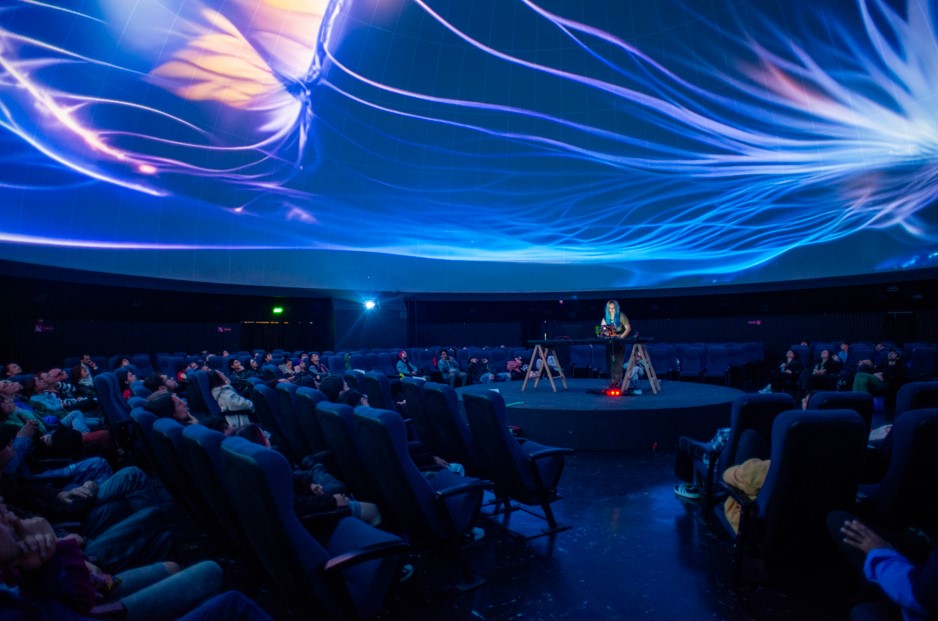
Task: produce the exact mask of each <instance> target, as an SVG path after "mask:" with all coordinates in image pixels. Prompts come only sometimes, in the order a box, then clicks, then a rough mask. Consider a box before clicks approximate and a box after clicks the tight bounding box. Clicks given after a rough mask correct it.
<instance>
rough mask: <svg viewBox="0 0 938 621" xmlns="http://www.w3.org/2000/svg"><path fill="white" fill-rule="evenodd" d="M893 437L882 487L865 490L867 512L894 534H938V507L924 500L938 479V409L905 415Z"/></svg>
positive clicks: (894, 428)
mask: <svg viewBox="0 0 938 621" xmlns="http://www.w3.org/2000/svg"><path fill="white" fill-rule="evenodd" d="M889 435H890V436H891V437H892V457H891V459H890V461H889V467H888V469H887V470H886V474H885V476H884V477H883V479H882V481H880V482H879V484H877V485H864V486H862V487H861V494H862V495H863V496H865V498H864V501H863V506H864V508H866V509H867V510H868V511H869V512H870V513H871V514H872V515H871V517H872V518H873V520H874V521H875V522H876V524H877V525H880V526H882V527H885V528H887V529H890V530H896V531H899V530H902V529H905V528H917V529H921V530H924V531H926V532H931V533H934V532H938V506H936V504H935V503H934V502H930V501H928V500H927V499H926V498H923V490H927V489H929V486H931V485H934V482H935V478H936V476H938V408H927V409H916V410H909V411H907V412H905V413H904V414H903V415H902V416H900V417H899V418H897V419H896V422H895V423H894V424H893V426H892V430H891V431H890V432H889Z"/></svg>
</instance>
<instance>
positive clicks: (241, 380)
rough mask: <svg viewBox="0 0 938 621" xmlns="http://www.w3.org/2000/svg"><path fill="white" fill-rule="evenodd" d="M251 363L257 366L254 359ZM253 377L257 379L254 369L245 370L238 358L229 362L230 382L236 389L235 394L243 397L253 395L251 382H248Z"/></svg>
mask: <svg viewBox="0 0 938 621" xmlns="http://www.w3.org/2000/svg"><path fill="white" fill-rule="evenodd" d="M251 362H254V364H257V363H256V362H255V361H254V359H253V358H252V359H251ZM251 377H257V372H256V371H255V370H254V369H250V368H245V367H244V364H243V363H242V362H241V361H240V360H238V359H237V358H232V359H231V360H229V361H228V381H229V383H230V384H231V386H232V388H234V389H235V392H237V393H238V394H239V395H241V396H242V397H247V396H249V395H250V394H251V382H249V381H248V379H249V378H251Z"/></svg>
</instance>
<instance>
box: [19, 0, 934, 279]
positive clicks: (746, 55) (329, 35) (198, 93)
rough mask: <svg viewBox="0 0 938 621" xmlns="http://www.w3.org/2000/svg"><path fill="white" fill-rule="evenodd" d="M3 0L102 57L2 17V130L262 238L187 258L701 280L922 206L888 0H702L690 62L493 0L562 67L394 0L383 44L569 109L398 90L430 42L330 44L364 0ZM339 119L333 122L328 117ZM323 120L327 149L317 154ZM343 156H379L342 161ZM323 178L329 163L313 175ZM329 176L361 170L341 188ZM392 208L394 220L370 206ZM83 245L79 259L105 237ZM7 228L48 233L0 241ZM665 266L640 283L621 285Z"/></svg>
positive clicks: (926, 56) (899, 29)
mask: <svg viewBox="0 0 938 621" xmlns="http://www.w3.org/2000/svg"><path fill="white" fill-rule="evenodd" d="M23 4H24V5H27V6H30V7H32V8H33V9H34V10H37V11H40V12H41V11H56V12H59V13H68V14H70V15H74V16H75V17H76V20H77V22H76V25H75V28H74V29H76V30H80V29H81V26H80V24H83V23H84V22H93V23H95V24H104V25H107V26H108V27H110V28H112V29H113V30H115V31H119V32H120V35H119V36H116V37H115V41H114V47H113V49H107V48H106V46H105V48H104V49H95V48H90V47H88V46H87V45H84V44H83V43H82V42H81V38H80V37H79V38H78V40H77V41H78V42H74V41H72V39H70V38H69V39H68V40H67V41H65V40H48V41H47V40H45V39H44V38H43V37H42V36H39V35H38V34H37V33H36V32H33V31H30V32H29V33H26V34H22V33H17V32H15V28H13V27H10V28H4V26H3V22H0V51H2V54H0V106H2V112H0V124H2V125H3V126H4V127H5V128H6V129H7V130H9V131H10V132H12V133H14V134H16V135H17V136H19V137H20V139H22V140H23V141H25V142H28V143H29V144H31V145H33V146H34V147H35V148H36V149H37V150H38V151H39V152H40V153H41V154H43V155H44V156H45V157H48V158H49V159H52V160H55V161H56V162H59V163H60V164H61V165H62V166H63V167H66V168H68V169H70V171H76V172H77V173H79V174H81V175H83V176H85V177H87V178H91V179H97V180H102V181H106V182H107V183H110V184H116V185H121V186H124V187H128V188H132V189H135V190H137V191H144V192H148V193H150V194H159V195H162V196H167V197H173V198H174V199H175V198H190V197H191V198H194V199H196V202H197V204H199V207H198V209H200V210H205V209H211V206H207V203H209V202H212V201H214V202H215V203H216V204H217V205H218V206H220V207H223V208H225V209H219V210H217V211H216V212H215V213H214V214H212V215H208V214H206V215H204V216H203V217H204V218H205V219H206V222H214V223H215V224H220V225H224V223H225V222H226V220H225V218H228V217H231V214H234V215H237V216H244V217H251V218H254V219H256V221H257V223H258V225H259V226H260V225H261V224H262V223H263V224H264V226H263V228H264V230H265V235H266V234H268V233H269V235H270V237H269V241H270V245H266V244H265V245H260V246H259V245H255V244H252V243H251V242H252V241H253V240H245V239H242V238H237V239H231V240H229V241H228V242H227V243H224V244H216V243H207V244H205V245H204V246H205V248H211V247H221V248H225V249H264V248H277V247H281V248H287V247H308V248H316V249H321V248H329V249H349V250H360V251H366V252H379V253H385V254H393V255H402V256H414V257H425V258H444V259H447V260H462V261H482V260H486V261H498V262H501V263H531V262H547V263H586V264H591V263H607V264H615V263H617V262H620V261H622V260H630V261H633V260H634V261H636V262H646V263H647V264H649V265H651V264H652V263H654V262H656V261H664V262H668V261H683V262H684V264H683V265H682V266H681V269H682V270H683V272H681V273H684V274H694V273H696V274H704V275H705V274H728V273H730V272H732V271H736V270H744V269H746V268H749V267H753V266H757V265H760V264H764V263H765V262H767V261H768V260H770V259H772V258H775V257H779V256H782V255H784V254H785V253H787V252H789V251H791V250H792V249H796V248H799V247H803V246H806V245H811V244H827V243H830V242H833V241H835V240H838V239H843V238H845V237H848V236H850V235H853V234H856V233H857V232H860V231H864V230H873V229H876V230H883V229H889V230H890V234H891V233H892V232H893V231H901V232H904V233H905V234H907V235H908V236H911V237H914V238H916V239H917V240H918V241H922V242H930V241H934V240H935V238H936V232H935V227H934V226H933V225H932V224H930V223H929V222H928V221H927V218H924V217H923V213H922V212H923V210H924V209H926V208H927V207H929V206H933V205H934V204H935V202H936V197H938V189H936V188H938V166H936V164H935V162H936V161H938V157H936V156H938V111H936V110H938V105H935V101H936V95H935V93H936V86H935V85H936V84H938V62H936V58H938V36H936V32H935V19H934V14H933V13H934V6H933V5H932V4H930V3H928V2H927V1H926V0H910V3H909V7H908V9H909V10H908V16H907V17H901V16H900V15H899V14H898V13H897V12H896V11H894V10H893V9H892V8H891V7H890V6H888V5H887V4H886V3H885V0H858V1H857V4H856V6H855V7H854V8H853V10H852V12H844V13H842V14H835V13H823V12H822V11H820V10H819V9H818V10H816V11H807V10H805V11H801V12H800V13H799V16H800V17H799V20H800V21H799V23H798V24H797V25H796V26H794V27H793V28H792V30H791V31H783V30H782V23H781V22H778V23H776V22H774V21H773V20H772V19H770V18H769V17H764V18H763V19H762V21H758V20H757V24H756V25H755V26H748V27H744V26H743V25H742V24H741V22H740V21H735V22H733V23H730V24H726V23H718V21H717V18H718V17H721V16H722V17H725V13H724V12H722V11H720V10H714V11H713V13H712V14H710V15H702V16H699V18H698V19H697V20H696V21H695V22H694V23H693V28H694V29H695V30H697V29H699V30H700V31H701V33H702V34H700V35H697V33H695V36H699V37H700V39H699V40H701V41H707V43H708V44H709V43H710V41H709V40H708V39H707V36H708V35H709V34H713V35H714V36H713V40H716V41H719V42H720V43H719V46H720V48H719V52H717V53H712V54H709V55H708V54H706V53H699V54H698V53H697V52H698V51H699V50H698V49H694V50H693V53H689V52H690V51H691V48H692V47H694V46H693V44H692V43H690V42H687V49H686V50H680V49H678V50H673V49H671V50H665V49H663V48H662V49H658V48H656V47H655V43H656V40H654V39H652V38H645V39H642V41H643V43H641V44H639V43H636V42H629V41H627V40H624V39H622V38H621V37H619V36H617V35H615V34H613V32H612V31H611V28H610V31H607V30H604V29H603V28H601V27H599V26H598V25H597V24H590V23H588V22H587V21H584V22H579V21H575V20H572V19H569V18H568V17H566V16H564V15H562V14H559V13H562V10H559V9H558V13H554V12H551V11H548V10H547V9H545V8H543V7H541V6H540V5H538V4H537V3H536V2H535V1H534V0H516V1H515V3H514V4H512V5H510V8H512V9H513V10H514V11H515V12H514V13H512V14H511V16H512V19H515V20H517V23H516V24H515V27H517V28H519V29H525V28H528V27H532V28H534V27H536V28H538V29H539V30H538V32H539V33H542V34H539V37H540V36H543V37H546V38H545V40H546V41H547V42H548V45H549V46H551V47H552V48H553V49H558V50H563V55H564V56H566V57H571V56H579V57H578V58H575V59H574V60H575V61H574V62H570V63H569V64H561V63H560V61H559V60H556V59H557V58H558V57H559V55H550V54H548V55H546V57H547V58H550V59H551V61H550V62H547V61H543V60H539V59H541V58H543V57H542V56H540V55H537V50H534V49H528V48H525V47H524V46H521V47H520V48H519V49H522V50H524V51H516V50H513V49H511V50H510V49H505V48H504V44H500V43H498V39H497V38H496V37H494V36H492V35H491V34H490V33H488V32H484V33H483V32H481V31H479V32H474V31H473V30H472V28H471V25H472V24H476V25H478V22H477V21H474V20H473V19H470V18H471V17H472V16H473V14H472V13H471V9H469V8H466V7H468V6H469V5H461V4H459V3H452V4H449V5H447V3H444V2H441V1H437V0H414V2H412V3H402V4H401V10H402V11H404V12H408V11H409V12H411V13H419V14H420V15H422V16H425V17H427V18H428V19H425V20H424V21H422V22H419V23H420V24H421V26H420V28H421V32H420V33H417V32H416V31H414V32H409V31H406V30H405V31H404V32H402V33H400V37H401V40H402V41H404V40H407V41H410V40H417V43H418V44H419V43H420V40H419V39H418V37H420V36H423V34H424V32H423V31H424V29H426V30H427V32H430V31H433V30H434V28H436V29H437V31H435V32H430V35H429V36H428V37H427V39H428V40H433V41H438V40H439V41H443V43H442V47H443V48H446V49H462V50H463V53H464V55H465V56H467V57H471V58H472V59H477V58H478V59H483V60H484V62H485V63H486V66H488V65H491V66H492V67H493V68H494V69H493V70H494V71H497V72H500V73H499V75H505V76H510V77H511V76H519V79H523V80H528V81H530V83H531V84H534V85H546V86H547V87H548V89H547V90H548V92H558V93H563V98H564V99H568V100H571V101H575V102H580V105H581V107H582V109H581V110H577V112H576V113H573V112H571V111H570V110H568V109H565V108H563V107H562V106H559V105H556V102H554V101H552V100H543V101H542V100H538V99H535V98H533V97H526V96H525V94H524V93H520V94H519V93H512V92H511V89H508V88H502V85H501V84H484V83H481V82H479V83H477V81H476V78H475V77H472V79H470V78H469V77H467V78H466V80H464V81H463V82H462V83H460V84H459V85H458V87H457V88H454V89H453V90H447V87H437V85H436V84H427V83H421V82H420V81H419V80H418V81H416V82H414V83H410V82H408V76H413V75H420V74H426V75H432V73H430V71H432V69H430V68H431V67H434V63H435V62H436V61H435V57H434V55H433V54H422V53H417V54H414V56H413V58H414V60H413V63H414V64H413V66H411V67H405V68H402V69H401V68H398V69H399V70H398V71H396V72H390V73H386V72H385V71H386V69H387V67H386V66H384V65H382V63H374V64H369V63H367V62H363V61H362V59H367V58H368V57H369V54H370V53H371V50H369V49H367V47H365V46H363V47H361V48H355V47H354V46H353V47H352V48H351V49H349V48H347V47H346V45H347V42H346V41H345V40H344V37H343V34H344V33H346V31H347V30H346V29H347V27H348V22H354V24H355V25H357V26H359V27H360V26H361V24H363V23H364V21H363V20H364V16H365V14H366V13H368V11H369V10H371V9H369V8H368V7H365V8H361V13H360V14H356V10H357V9H358V8H359V7H363V6H364V5H362V3H361V2H359V1H356V0H333V2H331V3H329V4H328V6H327V3H326V2H325V1H324V0H295V2H290V3H284V2H282V1H281V0H229V1H226V2H214V1H213V0H204V1H188V2H184V1H182V0H161V1H160V2H157V1H156V0H137V1H136V2H132V3H131V2H127V1H126V0H101V1H100V2H99V4H100V6H102V7H104V8H103V9H102V13H101V15H102V16H97V15H92V14H90V12H89V13H87V14H86V13H82V12H78V11H71V10H62V9H60V8H59V7H53V6H51V5H46V4H43V3H40V2H30V3H23ZM83 6H85V7H94V4H93V3H88V4H86V5H83ZM494 6H497V5H494V4H493V7H494ZM502 6H504V7H508V6H509V5H502ZM674 7H681V8H682V10H686V11H687V12H688V13H691V12H692V11H691V9H689V8H687V7H683V5H681V4H680V3H677V2H676V3H675V5H674ZM372 8H373V7H372ZM839 8H844V7H842V6H841V7H839ZM9 10H15V9H9ZM89 11H90V9H89ZM460 11H462V13H460ZM758 11H759V9H758V8H754V9H753V11H752V12H753V13H758ZM137 12H139V13H140V14H141V15H143V16H144V17H138V16H137ZM822 13H823V14H822ZM585 14H586V16H587V19H588V18H589V11H585ZM153 15H156V17H152V16H153ZM32 17H34V18H35V17H37V16H36V15H33V16H32ZM593 17H594V18H595V17H596V15H593ZM740 19H741V18H740ZM812 20H814V21H812ZM724 21H725V20H724ZM730 21H731V22H732V20H730ZM11 23H12V22H11ZM414 23H418V22H416V21H408V20H406V19H402V20H400V21H399V22H397V24H403V26H401V27H402V28H405V29H406V28H407V27H409V26H408V24H410V25H412V24H414ZM597 23H598V22H597ZM320 24H321V26H320ZM463 24H465V25H463ZM858 25H859V27H857V26H858ZM374 28H375V33H378V32H379V31H380V30H381V28H380V27H379V26H375V27H374ZM71 30H72V29H69V31H71ZM482 30H485V29H484V28H483V29H482ZM545 32H549V34H547V35H544V34H543V33H545ZM755 33H758V34H755ZM669 34H671V33H669ZM375 36H377V35H375ZM392 36H393V35H392ZM141 40H145V43H141ZM362 40H363V41H365V45H367V42H368V40H369V37H368V36H366V37H363V38H362ZM389 40H392V41H393V39H389ZM66 43H70V44H71V45H67V44H66ZM679 43H680V42H679ZM134 46H135V47H134ZM430 49H431V50H432V49H434V48H430ZM418 50H419V47H418ZM125 52H126V54H125V55H124V53H125ZM131 52H132V53H131ZM580 57H581V58H580ZM726 58H729V59H730V62H729V64H726ZM105 59H107V60H105ZM115 59H116V60H115ZM124 65H126V66H124ZM67 67H76V68H83V69H82V70H83V73H82V75H85V76H87V75H93V74H96V75H99V76H100V77H101V78H102V79H101V80H100V82H99V84H101V85H105V86H102V87H101V88H104V89H105V90H104V91H97V90H92V89H91V86H90V85H85V84H81V83H79V82H78V81H77V80H75V81H73V82H69V81H68V80H67V79H66V77H67V75H66V74H67V73H68V72H67V71H63V69H65V68H67ZM572 67H576V70H572V69H571V68H572ZM469 75H471V74H470V73H468V72H467V76H469ZM510 77H509V80H510ZM109 85H113V86H114V87H113V88H110V89H108V88H106V87H107V86H109ZM96 88H97V87H96ZM153 93H156V96H153ZM170 93H172V95H170ZM122 97H126V100H123V99H122ZM324 99H329V100H330V101H332V102H341V103H333V105H332V107H331V108H330V107H328V106H323V100H324ZM594 111H595V112H594ZM337 112H338V113H341V114H346V115H348V116H347V117H345V118H343V117H341V116H339V117H335V116H333V118H329V117H328V116H327V115H328V114H330V113H331V114H333V115H336V113H337ZM349 119H351V121H352V122H351V123H350V122H349ZM388 119H392V120H394V122H392V123H385V121H387V120H388ZM352 125H355V126H356V127H357V128H361V129H362V130H367V131H361V132H352V131H348V130H349V127H350V126H352ZM437 128H447V129H448V130H449V131H447V132H438V130H437ZM323 129H328V130H329V131H330V132H331V134H330V138H331V139H330V141H329V142H327V143H325V144H327V145H328V146H329V147H331V148H333V149H338V150H336V151H334V152H329V153H322V152H321V149H322V147H321V146H320V142H319V140H320V137H319V133H320V132H321V131H322V130H323ZM346 131H348V135H345V132H346ZM350 145H353V146H354V147H357V152H356V151H355V150H354V149H353V148H352V147H351V146H350ZM342 149H347V150H348V152H352V153H358V154H363V155H365V156H367V157H368V158H369V161H374V162H380V163H382V164H383V165H384V166H383V167H384V170H382V167H381V166H371V167H369V168H367V169H366V168H359V167H358V162H357V161H356V160H355V157H354V156H350V155H349V154H348V152H345V151H342ZM437 156H439V157H437ZM514 158H517V159H514ZM323 162H325V163H326V165H327V166H330V165H331V168H330V169H329V171H328V172H323V171H322V170H321V169H320V165H321V164H322V163H323ZM437 162H439V163H437ZM515 162H520V163H521V164H520V165H516V164H515ZM506 163H507V164H508V165H509V166H512V168H507V167H506ZM336 169H338V170H341V171H342V172H343V174H345V175H347V176H346V177H345V178H343V179H342V180H340V181H337V182H336V183H335V185H332V183H333V180H332V177H331V175H332V174H334V173H335V170H336ZM349 179H357V180H360V183H356V184H355V187H354V188H351V189H347V188H346V187H342V183H343V182H345V183H346V184H347V183H348V180H349ZM7 181H8V180H7ZM325 184H330V185H328V187H327V186H326V185H325ZM26 185H27V184H25V183H24V184H23V185H22V186H20V187H26ZM4 187H16V186H15V184H11V185H6V186H4ZM336 189H340V190H341V193H340V192H338V191H336ZM358 190H360V193H356V191H358ZM332 192H335V194H332ZM396 203H401V204H402V205H408V209H410V213H412V214H414V216H415V217H413V218H408V217H406V216H404V217H402V215H401V214H400V213H396V212H395V213H390V210H388V209H387V208H386V207H387V205H388V204H396ZM283 223H289V225H290V228H289V229H285V228H284V227H281V226H279V225H281V224H283ZM209 226H211V225H209ZM479 231H483V232H484V234H483V233H479ZM86 234H87V236H88V237H89V238H91V239H94V240H95V241H93V242H89V243H92V244H100V246H94V247H102V248H105V247H108V248H123V247H125V246H121V245H120V242H119V241H116V240H115V243H114V244H110V245H109V243H108V242H107V241H105V240H102V239H101V236H100V235H96V234H95V233H94V232H93V231H90V230H89V231H88V232H87V233H86ZM27 238H28V239H36V240H44V239H45V238H44V237H43V236H41V235H39V236H33V237H29V236H28V235H26V236H24V235H20V236H19V237H17V236H16V235H11V236H8V237H6V238H3V239H6V240H7V241H12V240H14V239H27ZM389 238H390V241H389ZM264 241H265V242H267V241H268V238H265V239H264ZM22 243H37V244H42V243H45V241H35V242H32V241H29V242H27V241H23V242H22ZM71 244H74V245H79V242H77V241H74V240H72V239H69V240H62V241H60V245H65V246H68V245H71ZM127 247H136V246H127ZM147 247H149V246H147ZM154 247H161V246H160V244H154ZM165 247H166V248H170V246H165ZM181 247H185V248H194V247H201V246H199V245H198V244H196V245H194V246H180V248H181ZM635 269H636V270H641V269H643V268H641V267H637V268H635ZM649 269H657V268H649ZM673 275H674V271H673V270H672V269H670V268H668V271H658V272H654V271H652V272H649V273H648V274H645V275H643V277H642V282H644V283H645V284H648V285H653V284H656V283H661V282H666V281H667V280H668V279H669V278H671V277H672V276H673Z"/></svg>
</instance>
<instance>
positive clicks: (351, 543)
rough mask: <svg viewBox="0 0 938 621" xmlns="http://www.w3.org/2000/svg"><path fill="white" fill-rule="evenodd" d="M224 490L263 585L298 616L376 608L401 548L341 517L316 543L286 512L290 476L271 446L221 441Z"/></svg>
mask: <svg viewBox="0 0 938 621" xmlns="http://www.w3.org/2000/svg"><path fill="white" fill-rule="evenodd" d="M222 463H223V464H224V475H225V488H226V490H227V492H228V494H229V497H230V498H231V500H232V505H233V506H234V508H235V512H236V515H237V516H238V519H239V521H240V522H241V526H242V529H243V530H244V532H247V533H250V538H249V541H250V543H251V545H252V546H253V549H254V552H255V554H256V556H257V558H258V559H260V564H261V566H262V567H263V569H264V570H265V571H266V573H267V575H268V576H269V578H270V580H271V583H272V584H273V585H274V586H275V587H276V588H277V589H278V590H279V591H280V592H281V593H282V594H283V596H284V597H285V601H284V603H285V604H286V606H287V607H288V608H289V609H290V610H291V611H292V612H293V613H294V614H295V615H297V616H298V617H301V618H317V619H318V618H327V619H331V618H337V617H341V618H345V619H363V618H370V617H373V616H374V615H376V614H377V613H378V611H379V610H380V609H381V606H382V604H383V602H384V599H385V596H386V595H387V593H388V590H389V589H390V587H391V586H392V585H394V584H395V583H396V581H397V579H398V578H399V576H400V569H401V563H402V555H403V553H404V552H405V551H406V549H407V546H406V544H404V543H403V542H402V541H401V540H400V539H399V538H398V537H395V536H393V535H390V534H388V533H385V532H382V531H380V530H378V529H376V528H373V527H371V526H368V525H367V524H365V523H364V522H362V521H361V520H358V519H356V518H344V519H341V520H340V521H339V522H338V523H336V525H335V528H334V529H333V530H332V532H331V533H330V534H329V535H328V537H324V540H323V542H322V543H320V542H319V541H317V540H316V539H315V538H314V537H313V536H312V535H310V533H309V532H308V531H307V530H306V528H304V525H303V523H302V522H301V521H300V519H299V518H298V517H297V516H296V513H295V512H294V509H293V473H292V471H291V470H290V464H289V463H288V462H287V461H286V459H284V458H283V456H282V455H280V454H279V453H277V452H276V451H272V450H270V449H268V448H265V447H263V446H260V445H257V444H253V443H251V442H249V441H247V440H245V439H244V438H237V437H233V438H228V439H226V440H225V441H224V442H223V443H222Z"/></svg>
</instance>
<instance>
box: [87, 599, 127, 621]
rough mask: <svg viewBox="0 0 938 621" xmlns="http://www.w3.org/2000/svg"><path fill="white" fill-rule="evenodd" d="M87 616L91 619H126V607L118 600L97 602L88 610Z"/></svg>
mask: <svg viewBox="0 0 938 621" xmlns="http://www.w3.org/2000/svg"><path fill="white" fill-rule="evenodd" d="M88 616H90V617H91V618H93V619H126V618H127V607H126V606H124V605H123V604H122V603H120V602H109V603H107V604H98V605H97V606H95V607H94V608H92V609H91V610H89V611H88Z"/></svg>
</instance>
